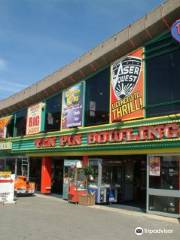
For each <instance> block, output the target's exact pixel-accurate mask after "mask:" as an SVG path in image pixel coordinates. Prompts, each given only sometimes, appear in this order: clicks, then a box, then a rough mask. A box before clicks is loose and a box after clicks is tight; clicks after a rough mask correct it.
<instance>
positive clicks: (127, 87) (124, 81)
mask: <svg viewBox="0 0 180 240" xmlns="http://www.w3.org/2000/svg"><path fill="white" fill-rule="evenodd" d="M141 66H142V60H141V59H140V58H138V57H133V56H128V57H126V58H124V59H123V60H120V61H118V62H115V63H114V64H113V65H112V83H113V90H114V93H115V95H116V97H117V99H118V100H121V99H123V98H125V97H127V96H129V95H130V94H131V93H132V91H133V89H134V88H135V86H136V83H137V81H138V79H139V76H140V72H141Z"/></svg>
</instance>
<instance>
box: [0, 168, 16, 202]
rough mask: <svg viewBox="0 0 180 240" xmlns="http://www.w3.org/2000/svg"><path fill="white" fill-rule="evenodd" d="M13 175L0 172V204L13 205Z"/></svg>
mask: <svg viewBox="0 0 180 240" xmlns="http://www.w3.org/2000/svg"><path fill="white" fill-rule="evenodd" d="M14 181H15V174H11V172H0V202H3V203H14Z"/></svg>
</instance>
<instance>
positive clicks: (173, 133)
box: [164, 123, 180, 138]
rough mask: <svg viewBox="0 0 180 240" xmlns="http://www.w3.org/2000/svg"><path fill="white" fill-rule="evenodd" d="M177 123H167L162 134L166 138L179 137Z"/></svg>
mask: <svg viewBox="0 0 180 240" xmlns="http://www.w3.org/2000/svg"><path fill="white" fill-rule="evenodd" d="M179 133H180V130H179V125H178V124H177V123H172V124H167V125H166V126H165V129H164V135H165V137H166V138H177V137H179Z"/></svg>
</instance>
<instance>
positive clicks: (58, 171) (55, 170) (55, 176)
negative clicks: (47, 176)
mask: <svg viewBox="0 0 180 240" xmlns="http://www.w3.org/2000/svg"><path fill="white" fill-rule="evenodd" d="M63 165H64V160H63V159H60V158H52V185H51V193H55V194H60V195H62V191H63Z"/></svg>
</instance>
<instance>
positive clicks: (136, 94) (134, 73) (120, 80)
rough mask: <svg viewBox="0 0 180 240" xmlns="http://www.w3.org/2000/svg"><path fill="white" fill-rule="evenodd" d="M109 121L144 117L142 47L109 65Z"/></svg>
mask: <svg viewBox="0 0 180 240" xmlns="http://www.w3.org/2000/svg"><path fill="white" fill-rule="evenodd" d="M110 88H111V94H110V98H111V101H110V102H111V103H110V117H111V119H110V120H111V122H119V121H124V120H130V119H136V118H141V117H144V64H143V48H140V49H138V50H136V51H134V52H132V53H130V54H128V55H127V56H125V57H123V58H121V59H118V60H117V61H115V62H114V63H113V64H112V65H111V87H110Z"/></svg>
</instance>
